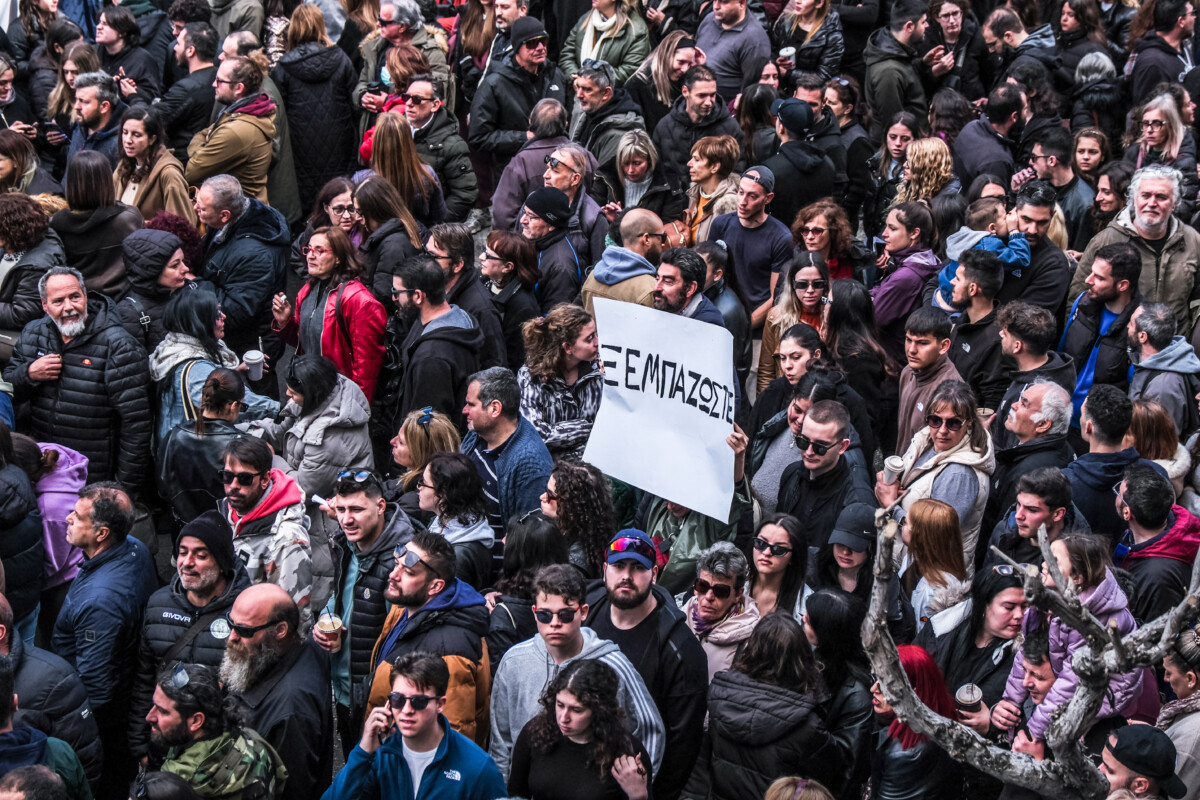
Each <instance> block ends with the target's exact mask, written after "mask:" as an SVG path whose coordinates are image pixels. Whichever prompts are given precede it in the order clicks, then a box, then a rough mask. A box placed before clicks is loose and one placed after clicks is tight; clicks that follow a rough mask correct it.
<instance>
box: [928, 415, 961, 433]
mask: <svg viewBox="0 0 1200 800" xmlns="http://www.w3.org/2000/svg"><path fill="white" fill-rule="evenodd" d="M925 424H926V425H928V426H929V429H930V430H933V431H936V430H937V429H938V428H940V427H942V426H943V425H945V426H946V430H948V431H950V432H951V433H958V432H959V431H961V430H962V426H963V425H965V424H966V421H965V420H961V419H959V418H958V417H939V416H938V415H937V414H929V415H928V416H926V417H925Z"/></svg>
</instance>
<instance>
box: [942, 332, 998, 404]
mask: <svg viewBox="0 0 1200 800" xmlns="http://www.w3.org/2000/svg"><path fill="white" fill-rule="evenodd" d="M950 360H951V361H953V362H954V368H955V369H957V370H958V374H959V375H961V376H962V379H963V380H964V381H966V382H967V383H968V384H969V385H970V386H971V390H972V391H973V392H975V399H976V401H977V402H978V403H979V407H980V408H995V407H996V404H997V403H999V402H1000V398H1002V397H1004V390H1005V389H1007V388H1008V384H1009V382H1010V380H1011V378H1012V364H1011V362H1010V361H1007V360H1006V359H1004V358H1002V356H1001V354H1000V329H999V328H998V327H997V325H996V312H995V310H993V311H992V313H990V314H988V315H987V316H986V317H984V318H983V319H981V320H979V321H978V322H970V321H968V320H967V315H966V314H963V315H962V316H961V317H960V318H959V320H958V324H957V325H955V326H954V333H953V334H951V336H950Z"/></svg>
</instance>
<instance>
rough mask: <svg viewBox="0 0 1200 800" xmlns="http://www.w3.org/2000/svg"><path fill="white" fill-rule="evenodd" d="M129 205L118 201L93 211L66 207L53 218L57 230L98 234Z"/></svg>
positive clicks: (68, 232) (76, 233) (75, 234)
mask: <svg viewBox="0 0 1200 800" xmlns="http://www.w3.org/2000/svg"><path fill="white" fill-rule="evenodd" d="M127 208H129V206H127V205H125V204H124V203H122V202H120V201H117V202H116V203H114V204H113V205H111V206H104V207H103V208H97V209H93V210H92V211H72V210H70V209H69V208H64V209H63V210H62V211H59V212H57V213H55V215H54V218H53V220H52V221H51V222H52V224H53V225H54V228H55V230H57V231H58V232H59V233H63V234H71V235H72V236H88V235H92V234H97V235H98V232H99V231H100V230H102V229H103V228H105V227H107V226H108V224H109V223H110V222H111V221H112V220H113V218H114V217H116V216H117V215H119V214H120V213H121V212H123V211H125V210H126V209H127Z"/></svg>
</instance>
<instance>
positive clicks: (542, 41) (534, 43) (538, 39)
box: [521, 36, 550, 50]
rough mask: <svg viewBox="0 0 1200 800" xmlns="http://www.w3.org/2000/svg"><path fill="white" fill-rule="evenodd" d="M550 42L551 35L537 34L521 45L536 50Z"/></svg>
mask: <svg viewBox="0 0 1200 800" xmlns="http://www.w3.org/2000/svg"><path fill="white" fill-rule="evenodd" d="M549 44H550V37H548V36H535V37H533V38H532V39H526V40H525V41H524V42H523V43H522V44H521V46H522V47H528V48H529V49H530V50H536V49H537V48H538V47H540V46H543V45H549Z"/></svg>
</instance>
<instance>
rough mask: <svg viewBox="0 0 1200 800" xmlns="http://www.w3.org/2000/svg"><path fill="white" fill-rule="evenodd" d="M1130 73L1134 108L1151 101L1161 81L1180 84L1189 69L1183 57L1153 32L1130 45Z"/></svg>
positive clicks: (1187, 60)
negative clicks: (1131, 51) (1155, 88)
mask: <svg viewBox="0 0 1200 800" xmlns="http://www.w3.org/2000/svg"><path fill="white" fill-rule="evenodd" d="M1130 57H1131V58H1133V59H1134V62H1133V70H1132V71H1131V72H1130V73H1129V86H1130V94H1131V95H1132V100H1133V103H1134V104H1135V105H1137V104H1139V103H1144V102H1146V100H1148V99H1149V98H1150V92H1151V91H1152V90H1153V89H1154V87H1155V86H1157V85H1158V84H1160V83H1163V82H1164V81H1166V82H1168V83H1182V82H1183V76H1184V75H1185V74H1187V72H1188V70H1190V69H1191V68H1192V59H1191V58H1190V57H1185V56H1184V55H1182V54H1181V53H1180V51H1179V50H1176V49H1175V48H1174V47H1171V45H1169V44H1167V41H1166V40H1165V39H1163V38H1162V37H1161V36H1159V35H1158V34H1157V33H1155V32H1154V31H1151V32H1150V33H1148V34H1146V35H1145V36H1143V37H1142V38H1140V39H1138V40H1137V41H1136V42H1134V43H1133V55H1132V56H1130Z"/></svg>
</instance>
